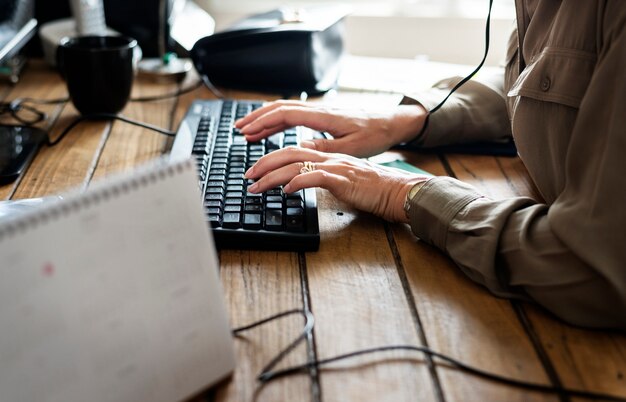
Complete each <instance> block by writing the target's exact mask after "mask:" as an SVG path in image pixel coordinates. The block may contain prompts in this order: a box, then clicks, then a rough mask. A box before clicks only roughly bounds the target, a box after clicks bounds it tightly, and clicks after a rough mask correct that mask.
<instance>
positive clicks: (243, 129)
mask: <svg viewBox="0 0 626 402" xmlns="http://www.w3.org/2000/svg"><path fill="white" fill-rule="evenodd" d="M239 131H241V132H242V133H243V134H247V133H249V132H250V125H249V124H248V125H247V126H243V127H241V128H240V129H239Z"/></svg>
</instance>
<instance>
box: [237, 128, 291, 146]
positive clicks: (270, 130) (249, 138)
mask: <svg viewBox="0 0 626 402" xmlns="http://www.w3.org/2000/svg"><path fill="white" fill-rule="evenodd" d="M287 128H288V127H286V126H276V127H270V128H266V129H264V130H263V131H261V132H260V133H256V134H252V135H244V136H245V137H246V141H248V142H258V141H261V140H262V139H263V138H267V137H269V136H270V135H272V134H276V133H279V132H281V131H285V130H286V129H287Z"/></svg>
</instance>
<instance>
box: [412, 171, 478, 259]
mask: <svg viewBox="0 0 626 402" xmlns="http://www.w3.org/2000/svg"><path fill="white" fill-rule="evenodd" d="M482 197H483V196H482V195H481V194H479V193H477V192H476V190H475V189H474V188H473V187H472V186H470V185H469V184H466V183H463V182H461V181H459V180H456V179H453V178H451V177H434V178H432V179H430V180H428V181H427V182H426V183H425V184H424V186H423V187H422V188H421V189H420V190H419V191H418V193H417V194H416V195H415V197H413V199H411V200H410V201H409V203H410V204H411V208H410V209H409V221H410V224H411V230H412V231H413V233H414V234H415V235H416V236H417V237H419V238H420V239H422V240H423V241H425V242H426V243H429V244H432V245H433V246H435V247H437V248H439V249H441V250H445V249H446V240H447V235H448V228H449V226H450V222H451V221H452V220H453V219H454V217H455V216H456V215H457V214H458V213H459V212H460V211H461V210H462V209H463V208H465V207H466V206H467V205H468V204H469V203H471V202H472V201H475V200H477V199H479V198H482Z"/></svg>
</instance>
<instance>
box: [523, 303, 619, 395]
mask: <svg viewBox="0 0 626 402" xmlns="http://www.w3.org/2000/svg"><path fill="white" fill-rule="evenodd" d="M524 309H525V310H526V312H527V314H528V316H529V318H530V321H531V323H532V326H533V327H534V329H535V331H536V332H537V334H538V337H539V340H540V341H541V344H542V346H543V348H544V349H545V350H546V352H547V354H548V356H549V357H550V360H551V362H552V364H553V365H554V368H555V370H556V371H557V373H558V375H559V377H560V379H561V381H562V383H563V386H565V387H568V388H572V389H577V390H585V391H592V392H601V393H606V394H610V395H615V396H621V397H622V398H626V335H624V334H620V333H616V332H610V331H592V330H585V329H580V328H575V327H572V326H570V325H567V324H564V323H562V322H560V321H558V320H557V319H555V318H553V317H551V316H550V315H548V314H547V313H545V312H544V311H542V310H540V309H539V308H537V307H533V306H530V305H527V306H524ZM572 400H580V401H581V402H582V401H583V399H576V398H573V399H572Z"/></svg>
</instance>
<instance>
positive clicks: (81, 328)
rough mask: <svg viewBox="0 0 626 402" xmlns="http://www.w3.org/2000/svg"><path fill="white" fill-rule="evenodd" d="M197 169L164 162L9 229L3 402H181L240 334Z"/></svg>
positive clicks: (222, 366)
mask: <svg viewBox="0 0 626 402" xmlns="http://www.w3.org/2000/svg"><path fill="white" fill-rule="evenodd" d="M197 183H198V181H197V177H196V172H195V167H194V165H193V162H191V161H184V162H178V163H175V164H165V162H160V163H158V164H156V165H152V166H150V167H145V168H142V169H140V170H139V171H136V173H133V174H132V175H130V176H124V177H119V178H115V179H109V180H106V181H105V182H103V183H101V184H96V185H94V186H93V187H92V188H90V189H89V190H88V191H87V192H84V193H80V194H75V195H70V196H66V197H65V198H64V200H62V201H58V202H57V201H55V202H53V203H52V204H50V205H46V206H43V207H42V208H41V209H39V210H36V211H34V212H29V213H25V214H23V215H20V216H18V217H16V218H14V219H10V220H8V221H3V222H2V224H0V328H1V330H0V390H2V391H1V392H0V393H1V396H0V399H2V400H6V401H67V402H69V401H87V400H89V401H177V400H181V399H185V398H188V397H190V396H192V395H194V394H196V393H198V392H200V391H202V390H203V389H205V388H207V387H208V386H209V385H211V384H213V383H214V382H216V381H218V380H219V379H221V378H223V377H225V376H227V375H228V374H229V373H230V372H232V370H233V367H234V364H235V362H234V353H233V344H232V337H231V332H230V327H229V323H228V318H227V314H226V307H225V303H224V298H223V293H222V289H221V286H220V282H219V276H218V260H217V255H216V251H215V248H214V246H213V241H212V238H211V233H210V231H209V230H208V228H207V225H206V224H205V222H204V214H203V211H202V207H201V203H200V201H199V190H198V184H197Z"/></svg>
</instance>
